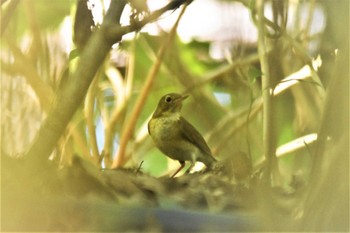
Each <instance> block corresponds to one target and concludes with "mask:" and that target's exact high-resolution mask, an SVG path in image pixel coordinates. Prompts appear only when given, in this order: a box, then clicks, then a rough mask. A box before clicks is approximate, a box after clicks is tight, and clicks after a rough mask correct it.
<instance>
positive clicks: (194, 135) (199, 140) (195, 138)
mask: <svg viewBox="0 0 350 233" xmlns="http://www.w3.org/2000/svg"><path fill="white" fill-rule="evenodd" d="M180 122H181V134H182V135H183V136H184V137H185V138H186V139H187V140H188V141H189V142H191V143H192V144H193V145H195V146H197V147H198V148H199V149H200V150H201V151H203V152H204V153H205V154H209V155H211V151H210V148H209V147H208V145H207V143H206V142H205V140H204V138H203V137H202V135H201V134H200V133H199V132H198V131H197V130H196V129H195V128H194V127H193V126H192V125H191V124H190V123H189V122H188V121H187V120H186V119H185V118H183V117H181V120H180ZM190 132H191V133H190Z"/></svg>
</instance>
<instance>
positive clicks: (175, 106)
mask: <svg viewBox="0 0 350 233" xmlns="http://www.w3.org/2000/svg"><path fill="white" fill-rule="evenodd" d="M187 97H188V95H181V94H178V93H169V94H166V95H164V96H163V97H162V98H161V99H160V100H159V103H158V106H157V108H156V110H155V112H154V113H153V115H152V118H151V119H150V121H149V122H148V133H149V135H150V136H151V138H152V139H153V142H154V144H155V146H156V147H157V148H158V149H159V150H160V151H161V152H162V153H164V154H165V155H166V156H168V157H169V158H171V159H173V160H177V161H179V163H180V167H179V169H178V170H176V172H175V173H174V174H173V175H172V176H171V177H175V175H176V174H177V173H178V172H180V171H181V170H182V169H183V168H184V166H185V164H186V162H185V161H190V162H191V163H192V166H193V165H194V164H195V162H197V161H200V162H202V163H204V164H205V165H206V167H208V168H209V169H210V168H211V167H212V165H213V163H214V162H216V161H217V160H216V159H215V158H214V157H213V155H212V153H211V150H210V148H209V146H208V145H207V143H206V141H205V140H204V138H203V136H202V135H201V134H200V133H199V132H198V130H197V129H196V128H195V127H194V126H193V125H191V124H190V123H189V122H188V121H187V120H186V119H185V118H183V117H182V115H181V108H182V102H183V101H184V100H185V99H186V98H187ZM192 166H191V167H192ZM191 167H190V168H189V169H191Z"/></svg>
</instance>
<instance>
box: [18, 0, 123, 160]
mask: <svg viewBox="0 0 350 233" xmlns="http://www.w3.org/2000/svg"><path fill="white" fill-rule="evenodd" d="M125 4H126V1H122V0H118V1H111V4H110V7H109V9H108V12H107V14H106V16H105V19H104V22H103V23H102V25H101V28H100V29H99V30H97V31H95V33H94V34H93V35H92V37H91V38H90V40H89V42H88V44H87V49H85V50H84V51H83V53H82V55H81V58H80V61H79V64H78V67H77V69H76V70H75V72H74V73H73V74H72V76H71V77H70V80H71V81H70V83H69V84H68V85H67V86H66V87H65V88H63V89H62V90H61V91H60V92H59V93H58V94H57V96H56V99H55V101H54V103H53V107H52V109H51V111H50V112H49V114H48V116H47V118H46V120H45V121H44V123H43V125H42V126H41V128H40V130H39V132H38V133H37V136H36V138H35V139H34V142H33V144H32V146H31V148H30V149H29V151H28V152H27V154H26V155H25V158H28V159H33V160H35V161H33V164H37V165H40V164H42V163H43V162H45V161H46V160H47V157H48V155H49V154H50V153H51V152H52V151H53V149H54V147H55V144H56V143H57V141H58V139H59V137H60V136H61V135H62V133H63V132H64V130H65V128H66V126H67V124H68V123H69V121H70V119H71V118H72V117H73V115H74V113H75V111H76V109H77V108H78V107H79V106H80V104H81V103H82V101H83V99H84V97H85V95H86V93H87V90H88V88H89V86H90V83H91V82H92V80H93V78H94V76H95V74H96V72H97V70H98V68H99V67H100V65H101V64H102V63H103V61H104V59H105V58H106V56H107V54H108V52H109V51H110V49H111V47H112V45H113V44H114V43H116V42H118V41H120V40H121V38H122V36H123V34H119V35H117V36H115V37H113V38H110V37H108V34H107V33H106V32H107V31H108V28H109V25H112V24H118V22H119V19H120V17H121V14H122V11H123V9H124V6H125Z"/></svg>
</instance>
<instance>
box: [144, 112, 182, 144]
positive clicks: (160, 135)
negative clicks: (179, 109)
mask: <svg viewBox="0 0 350 233" xmlns="http://www.w3.org/2000/svg"><path fill="white" fill-rule="evenodd" d="M179 120H180V117H176V116H169V117H157V118H152V119H151V120H150V122H149V125H148V127H149V133H150V135H151V137H152V139H153V140H154V142H155V143H156V144H157V143H159V142H164V141H169V140H172V139H173V138H174V137H176V134H177V132H178V130H177V128H178V127H177V124H178V121H179Z"/></svg>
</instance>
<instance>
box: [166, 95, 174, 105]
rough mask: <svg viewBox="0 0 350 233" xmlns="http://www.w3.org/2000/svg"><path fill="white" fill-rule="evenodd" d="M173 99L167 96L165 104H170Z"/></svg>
mask: <svg viewBox="0 0 350 233" xmlns="http://www.w3.org/2000/svg"><path fill="white" fill-rule="evenodd" d="M172 100H173V99H172V98H171V96H167V97H165V102H167V103H170V102H171V101H172Z"/></svg>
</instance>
